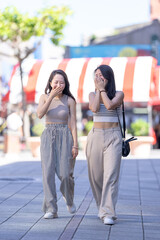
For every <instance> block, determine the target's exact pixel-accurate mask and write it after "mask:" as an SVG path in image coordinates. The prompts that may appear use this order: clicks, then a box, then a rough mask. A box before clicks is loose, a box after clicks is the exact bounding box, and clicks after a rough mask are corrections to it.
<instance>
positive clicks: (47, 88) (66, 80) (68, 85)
mask: <svg viewBox="0 0 160 240" xmlns="http://www.w3.org/2000/svg"><path fill="white" fill-rule="evenodd" d="M56 74H60V75H62V76H63V77H64V81H65V88H64V90H63V92H62V93H63V94H66V95H67V96H69V97H71V98H73V99H74V101H76V100H75V98H74V97H73V95H72V94H71V92H70V90H69V87H70V84H69V81H68V77H67V74H66V73H65V72H64V71H63V70H61V69H57V70H54V71H53V72H52V73H51V75H50V77H49V79H48V82H47V85H46V88H45V94H49V93H50V92H51V90H52V87H51V84H50V83H51V82H52V80H53V78H54V76H55V75H56Z"/></svg>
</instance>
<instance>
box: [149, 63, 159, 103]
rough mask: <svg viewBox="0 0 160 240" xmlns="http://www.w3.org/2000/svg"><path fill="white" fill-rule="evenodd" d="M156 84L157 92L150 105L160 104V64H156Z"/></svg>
mask: <svg viewBox="0 0 160 240" xmlns="http://www.w3.org/2000/svg"><path fill="white" fill-rule="evenodd" d="M154 77H155V85H156V90H155V91H156V92H155V94H154V96H153V97H152V98H151V99H150V101H149V104H150V105H160V66H156V68H155V74H154Z"/></svg>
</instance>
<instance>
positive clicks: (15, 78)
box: [3, 56, 157, 103]
mask: <svg viewBox="0 0 160 240" xmlns="http://www.w3.org/2000/svg"><path fill="white" fill-rule="evenodd" d="M100 64H107V65H110V66H111V67H112V68H113V70H114V73H115V80H116V89H117V90H123V91H124V94H125V101H126V102H148V101H150V99H151V98H152V97H154V96H155V89H156V86H155V77H154V74H155V73H154V71H155V67H156V65H157V61H156V59H155V58H153V57H150V56H147V57H130V58H129V57H115V58H72V59H59V60H57V59H48V60H44V61H42V60H35V59H30V60H27V61H25V62H24V63H23V65H22V67H23V71H24V77H23V84H24V90H25V92H26V99H27V102H35V103H38V101H39V97H40V95H41V94H42V93H44V89H45V86H46V83H47V81H48V78H49V76H50V73H51V72H52V71H53V70H55V69H63V70H64V71H65V72H66V73H67V75H68V79H69V82H70V90H71V92H72V94H73V95H74V96H75V98H76V100H77V101H78V102H88V95H89V92H91V91H94V80H93V79H94V77H93V72H94V70H95V68H96V67H97V66H99V65H100ZM9 85H10V91H9V92H8V94H7V95H6V96H5V97H4V99H3V100H4V101H10V102H11V103H17V102H20V101H21V82H20V77H19V66H18V65H17V66H15V67H14V69H13V72H12V76H11V79H10V82H9Z"/></svg>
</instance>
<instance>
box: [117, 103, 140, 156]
mask: <svg viewBox="0 0 160 240" xmlns="http://www.w3.org/2000/svg"><path fill="white" fill-rule="evenodd" d="M116 110H117V109H116ZM117 116H118V122H119V127H120V130H121V134H122V156H123V157H127V156H128V154H129V153H130V145H129V142H131V141H134V140H137V138H135V137H131V138H129V139H127V140H125V137H126V135H125V132H126V121H125V111H124V102H122V116H123V131H122V126H121V122H120V119H119V115H118V112H117Z"/></svg>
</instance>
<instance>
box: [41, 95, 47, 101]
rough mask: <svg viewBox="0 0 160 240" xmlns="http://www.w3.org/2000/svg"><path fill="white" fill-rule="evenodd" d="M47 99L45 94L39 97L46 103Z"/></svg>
mask: <svg viewBox="0 0 160 240" xmlns="http://www.w3.org/2000/svg"><path fill="white" fill-rule="evenodd" d="M47 98H48V95H47V94H42V95H41V96H40V100H41V101H46V100H47Z"/></svg>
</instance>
